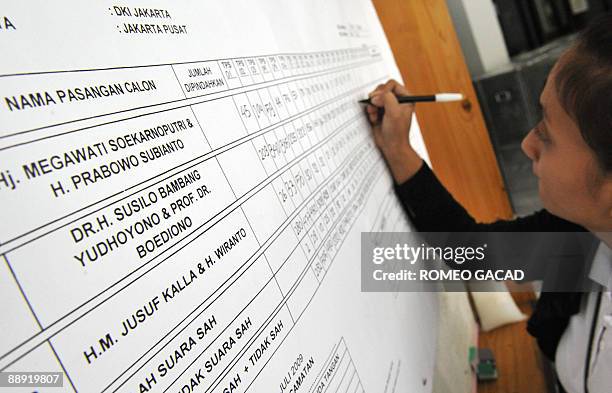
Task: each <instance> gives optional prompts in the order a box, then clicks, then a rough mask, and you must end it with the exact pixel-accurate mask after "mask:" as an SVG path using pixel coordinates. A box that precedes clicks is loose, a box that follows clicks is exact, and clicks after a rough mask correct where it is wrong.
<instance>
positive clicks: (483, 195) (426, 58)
mask: <svg viewBox="0 0 612 393" xmlns="http://www.w3.org/2000/svg"><path fill="white" fill-rule="evenodd" d="M373 3H374V6H375V8H376V11H377V12H378V16H379V18H380V21H381V23H382V25H383V28H384V30H385V33H386V35H387V39H388V41H389V43H390V45H391V49H392V50H393V54H394V56H395V61H396V62H397V65H398V67H399V69H400V72H401V74H402V78H403V79H404V82H405V84H406V86H407V87H408V89H409V90H411V91H412V92H414V93H415V94H421V93H423V94H426V93H436V92H461V93H463V94H464V95H465V96H466V100H465V101H464V102H463V103H453V104H451V103H449V104H420V105H417V110H416V112H417V118H418V121H419V125H420V127H421V130H422V132H423V138H424V140H425V145H426V146H427V149H428V151H429V155H430V158H431V161H432V166H433V169H434V171H435V173H436V174H437V176H438V178H439V179H440V180H441V181H442V182H443V183H444V185H445V186H446V187H447V188H448V190H449V191H450V192H451V193H452V194H453V196H454V197H455V198H456V199H457V200H458V201H460V202H461V204H462V205H463V206H464V207H465V208H466V209H467V210H468V211H469V212H470V214H472V216H474V217H475V218H476V219H477V220H478V221H481V222H490V221H493V220H496V219H499V218H510V217H511V216H512V209H511V207H510V202H509V200H508V196H507V194H506V190H505V187H504V183H503V180H502V177H501V174H500V171H499V167H498V165H497V160H496V158H495V154H494V152H493V148H492V145H491V141H490V139H489V134H488V132H487V129H486V125H485V122H484V119H483V116H482V112H481V110H480V106H479V105H478V100H477V98H476V93H475V91H474V88H473V85H472V81H471V78H470V74H469V72H468V69H467V66H466V64H465V61H464V58H463V53H462V51H461V46H460V44H459V41H458V39H457V35H456V33H455V29H454V26H453V23H452V20H451V18H450V15H449V13H448V9H447V7H446V2H445V0H373Z"/></svg>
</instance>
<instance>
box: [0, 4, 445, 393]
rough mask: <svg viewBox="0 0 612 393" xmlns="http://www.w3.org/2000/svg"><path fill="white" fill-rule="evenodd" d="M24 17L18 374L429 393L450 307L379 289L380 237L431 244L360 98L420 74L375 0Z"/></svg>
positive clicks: (11, 178) (111, 8) (9, 215)
mask: <svg viewBox="0 0 612 393" xmlns="http://www.w3.org/2000/svg"><path fill="white" fill-rule="evenodd" d="M2 8H3V9H2V13H3V15H2V18H0V19H2V20H1V21H0V22H3V23H2V25H1V26H0V27H1V28H0V46H1V48H2V61H1V62H0V95H1V97H0V99H1V100H2V102H0V197H1V200H2V204H1V209H2V227H1V228H2V229H1V232H0V255H1V257H0V258H1V259H2V260H1V261H0V262H1V263H0V293H1V295H2V296H1V297H0V299H1V300H0V305H1V308H2V312H3V317H2V319H1V320H0V328H1V330H0V331H1V332H2V335H1V336H0V369H1V370H2V371H61V372H64V373H65V379H64V387H63V388H62V389H58V388H53V389H51V388H50V389H48V391H52V392H58V391H67V392H70V391H81V392H94V391H106V392H114V391H120V392H144V391H156V392H158V391H159V392H162V391H163V392H165V391H170V392H182V393H187V392H209V391H219V392H244V391H251V392H264V391H265V392H269V391H279V392H281V393H289V392H294V393H295V392H298V391H299V392H361V391H367V392H405V391H410V392H427V391H430V390H431V376H432V372H433V362H434V359H433V354H434V352H435V350H434V343H435V331H436V329H435V324H436V312H437V311H436V310H437V304H436V300H435V299H436V298H435V295H431V294H405V293H399V294H389V293H381V294H367V293H361V291H360V280H359V274H360V262H359V234H360V232H362V231H370V230H388V231H391V230H395V231H401V230H409V227H408V224H407V223H406V221H405V218H404V216H403V215H402V213H401V209H400V207H399V204H398V202H397V201H396V199H395V197H394V195H393V192H392V188H391V186H392V182H391V180H390V178H389V176H388V175H387V174H386V169H385V166H384V164H383V161H382V158H381V156H380V155H379V153H378V152H377V150H376V149H375V147H374V146H373V144H372V141H371V138H370V135H369V132H370V131H369V127H368V125H367V123H366V121H365V118H364V116H363V113H362V108H360V107H359V105H358V104H357V103H356V102H357V100H358V99H359V98H362V97H364V96H365V94H366V93H367V92H368V91H370V90H371V89H373V88H374V87H375V86H376V84H378V83H380V82H382V81H385V80H386V79H388V78H390V77H394V78H397V79H399V78H400V76H399V73H398V71H397V68H396V66H395V63H394V61H393V58H392V55H391V52H390V50H389V47H388V45H387V43H386V40H385V37H384V34H383V31H382V29H381V27H380V24H379V22H378V19H377V17H376V14H375V11H374V9H373V7H372V5H371V4H370V3H369V2H368V1H355V0H345V1H304V2H299V3H298V2H288V1H223V2H203V1H183V2H171V1H132V2H124V3H114V2H106V1H100V2H83V1H70V2H43V1H32V2H11V3H7V4H5V5H4V6H3V7H2ZM412 135H413V136H412V138H413V144H415V145H416V146H417V149H418V150H419V151H420V152H421V154H422V155H423V156H426V151H425V149H424V146H423V143H422V139H421V138H420V134H419V130H418V125H416V122H415V124H414V127H413V132H412ZM11 391H20V390H19V389H14V390H11ZM23 391H31V390H28V389H26V388H24V389H23ZM40 391H46V390H45V389H44V388H43V389H40Z"/></svg>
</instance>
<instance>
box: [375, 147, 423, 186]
mask: <svg viewBox="0 0 612 393" xmlns="http://www.w3.org/2000/svg"><path fill="white" fill-rule="evenodd" d="M383 155H384V156H385V160H386V161H387V165H388V166H389V169H390V170H391V175H392V176H393V179H394V180H395V182H396V183H397V184H402V183H404V182H405V181H407V180H408V179H410V178H411V177H412V176H414V175H415V174H416V173H417V172H418V171H419V169H421V166H422V165H423V160H422V159H421V157H419V155H418V154H417V153H416V151H414V149H412V147H411V146H404V147H400V148H395V149H388V150H385V151H383Z"/></svg>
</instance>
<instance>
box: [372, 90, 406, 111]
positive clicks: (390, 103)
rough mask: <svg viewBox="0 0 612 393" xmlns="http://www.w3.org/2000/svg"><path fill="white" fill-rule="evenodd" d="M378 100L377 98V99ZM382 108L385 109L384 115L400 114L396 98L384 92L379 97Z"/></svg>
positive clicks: (390, 93)
mask: <svg viewBox="0 0 612 393" xmlns="http://www.w3.org/2000/svg"><path fill="white" fill-rule="evenodd" d="M377 98H378V97H377ZM380 99H381V101H382V104H383V105H382V106H383V107H384V108H385V115H388V116H397V115H399V114H400V111H401V108H400V104H399V102H398V101H397V97H396V96H395V94H393V93H392V92H390V91H389V92H386V93H385V94H382V95H381V96H380Z"/></svg>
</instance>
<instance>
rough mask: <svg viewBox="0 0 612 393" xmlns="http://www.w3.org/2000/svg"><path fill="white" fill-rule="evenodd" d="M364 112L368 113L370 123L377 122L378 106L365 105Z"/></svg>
mask: <svg viewBox="0 0 612 393" xmlns="http://www.w3.org/2000/svg"><path fill="white" fill-rule="evenodd" d="M366 112H367V113H368V119H369V120H370V123H372V124H376V123H378V108H376V107H375V106H373V105H368V106H367V107H366Z"/></svg>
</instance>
